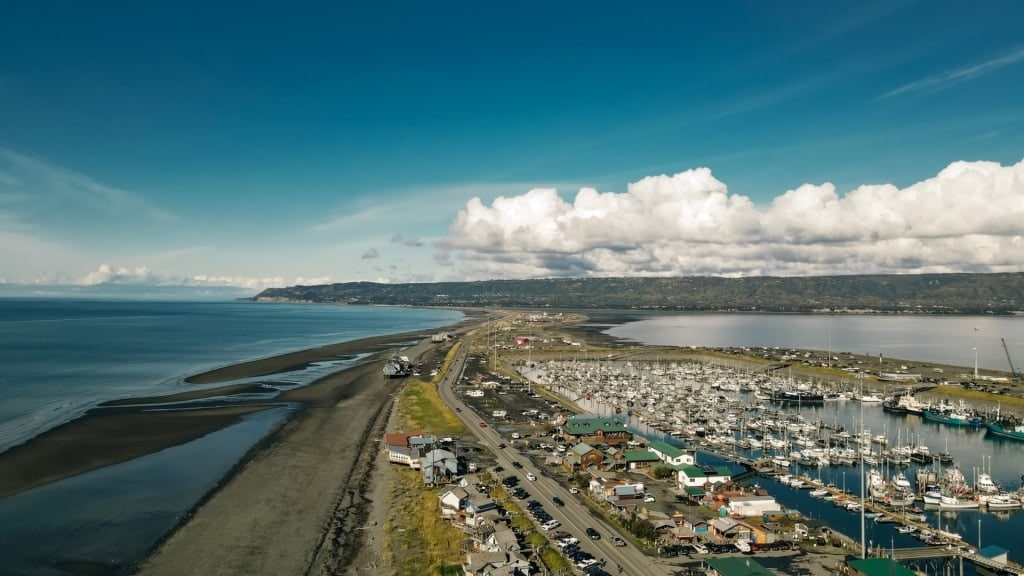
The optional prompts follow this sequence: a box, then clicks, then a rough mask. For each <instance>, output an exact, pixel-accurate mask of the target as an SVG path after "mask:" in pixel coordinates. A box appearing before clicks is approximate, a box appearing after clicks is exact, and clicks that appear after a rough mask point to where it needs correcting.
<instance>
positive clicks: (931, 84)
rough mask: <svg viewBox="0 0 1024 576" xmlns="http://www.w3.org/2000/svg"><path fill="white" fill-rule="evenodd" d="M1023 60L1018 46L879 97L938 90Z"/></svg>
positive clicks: (1023, 49)
mask: <svg viewBox="0 0 1024 576" xmlns="http://www.w3.org/2000/svg"><path fill="white" fill-rule="evenodd" d="M1021 61H1024V46H1017V47H1015V48H1014V49H1013V50H1011V51H1010V52H1008V53H1006V54H1003V55H1002V56H999V57H996V58H992V59H990V60H986V61H984V62H980V63H978V64H974V65H972V66H967V67H965V68H957V69H955V70H947V71H945V72H940V73H938V74H935V75H932V76H928V77H927V78H922V79H921V80H917V81H914V82H911V83H909V84H904V85H903V86H900V87H899V88H896V89H895V90H890V91H889V92H886V93H885V94H882V95H881V96H879V97H878V99H879V100H885V99H887V98H892V97H894V96H901V95H903V94H910V93H912V92H938V91H940V90H945V89H946V88H949V87H951V86H955V85H957V84H959V83H961V82H966V81H968V80H973V79H975V78H979V77H981V76H984V75H986V74H991V73H992V72H995V71H996V70H999V69H1000V68H1003V67H1006V66H1009V65H1011V64H1016V63H1017V62H1021Z"/></svg>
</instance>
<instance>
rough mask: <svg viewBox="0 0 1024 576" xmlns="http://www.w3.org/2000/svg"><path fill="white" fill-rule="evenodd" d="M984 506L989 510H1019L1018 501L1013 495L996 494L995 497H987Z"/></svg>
mask: <svg viewBox="0 0 1024 576" xmlns="http://www.w3.org/2000/svg"><path fill="white" fill-rule="evenodd" d="M985 504H986V505H987V506H988V507H989V509H991V510H1011V509H1013V508H1020V499H1018V498H1017V497H1016V496H1014V495H1013V494H1007V493H1005V492H1003V493H1002V494H996V495H995V496H989V498H988V500H987V501H986V502H985Z"/></svg>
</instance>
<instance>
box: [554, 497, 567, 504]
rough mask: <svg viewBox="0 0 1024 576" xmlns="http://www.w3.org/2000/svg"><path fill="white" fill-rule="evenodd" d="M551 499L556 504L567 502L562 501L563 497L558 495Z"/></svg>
mask: <svg viewBox="0 0 1024 576" xmlns="http://www.w3.org/2000/svg"><path fill="white" fill-rule="evenodd" d="M551 501H552V502H554V503H555V506H565V502H562V499H561V498H559V497H558V496H555V497H554V498H552V499H551Z"/></svg>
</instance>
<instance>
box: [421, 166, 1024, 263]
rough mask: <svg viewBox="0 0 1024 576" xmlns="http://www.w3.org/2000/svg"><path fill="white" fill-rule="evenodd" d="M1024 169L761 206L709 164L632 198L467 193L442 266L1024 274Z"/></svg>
mask: <svg viewBox="0 0 1024 576" xmlns="http://www.w3.org/2000/svg"><path fill="white" fill-rule="evenodd" d="M1022 237H1024V161H1021V162H1020V163H1018V164H1015V165H1012V166H1001V165H1000V164H998V163H994V162H954V163H953V164H950V165H949V166H948V167H947V168H946V169H944V170H943V171H941V172H940V173H939V174H937V175H936V176H935V177H933V178H930V179H928V180H924V181H922V182H918V183H916V184H913V185H911V186H908V187H906V188H902V189H901V188H898V187H896V186H893V185H889V184H883V185H864V186H860V187H858V188H856V189H855V190H853V191H851V192H849V193H847V194H845V195H840V194H839V193H837V191H836V189H835V186H833V185H832V184H829V183H825V184H821V185H814V184H805V185H803V186H800V187H799V188H797V189H795V190H789V191H786V192H784V193H782V194H780V195H779V196H777V197H775V198H774V199H773V200H772V202H771V203H770V204H769V205H768V206H767V207H763V208H759V207H757V206H755V205H754V203H753V202H752V201H751V200H750V199H749V198H747V197H745V196H742V195H737V194H730V193H729V191H728V189H727V188H726V185H725V184H724V183H722V182H720V181H719V180H717V179H716V178H715V177H714V176H713V175H712V174H711V171H710V170H709V169H707V168H698V169H694V170H688V171H686V172H682V173H679V174H675V175H673V176H652V177H648V178H644V179H643V180H640V181H639V182H635V183H633V184H630V185H629V186H628V187H627V190H626V192H624V193H614V192H603V193H601V192H598V191H596V190H594V189H591V188H583V189H581V190H580V191H579V192H578V193H577V194H576V196H575V198H574V199H573V200H572V201H571V202H568V201H565V200H563V199H562V198H561V197H560V196H559V195H558V194H557V192H556V191H555V190H554V189H543V188H539V189H534V190H530V191H528V192H525V193H524V194H521V195H519V196H512V197H500V198H497V199H495V200H494V201H493V202H492V203H491V204H490V205H485V204H484V203H483V202H481V201H480V199H479V198H473V199H471V200H470V201H469V202H468V203H467V204H466V207H465V208H464V209H463V210H461V211H459V213H458V215H457V217H456V218H455V220H454V222H452V224H451V226H450V228H449V236H448V237H447V238H446V239H444V240H443V241H442V242H440V243H439V245H438V256H437V259H438V261H439V262H441V263H446V264H448V265H455V266H457V267H458V268H459V270H460V271H461V273H462V274H461V275H463V276H465V277H467V278H516V277H550V276H620V275H622V276H671V275H724V276H751V275H789V276H793V275H817V274H853V273H858V274H859V273H922V272H1002V271H1015V270H1024V240H1022Z"/></svg>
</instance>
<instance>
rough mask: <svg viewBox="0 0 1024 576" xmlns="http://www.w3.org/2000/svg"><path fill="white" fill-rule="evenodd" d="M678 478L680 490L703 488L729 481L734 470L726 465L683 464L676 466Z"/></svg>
mask: <svg viewBox="0 0 1024 576" xmlns="http://www.w3.org/2000/svg"><path fill="white" fill-rule="evenodd" d="M676 475H677V477H676V480H677V482H678V484H679V489H680V490H686V489H687V488H703V487H704V486H707V485H711V486H714V485H715V484H719V483H725V482H728V481H729V480H730V479H731V478H732V472H730V471H729V469H728V468H726V467H724V466H719V467H714V466H703V467H698V466H691V465H683V466H678V467H676Z"/></svg>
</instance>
